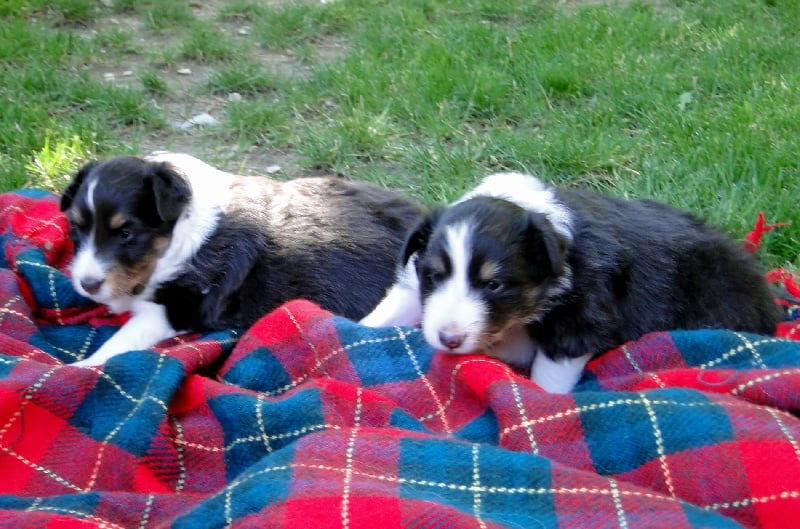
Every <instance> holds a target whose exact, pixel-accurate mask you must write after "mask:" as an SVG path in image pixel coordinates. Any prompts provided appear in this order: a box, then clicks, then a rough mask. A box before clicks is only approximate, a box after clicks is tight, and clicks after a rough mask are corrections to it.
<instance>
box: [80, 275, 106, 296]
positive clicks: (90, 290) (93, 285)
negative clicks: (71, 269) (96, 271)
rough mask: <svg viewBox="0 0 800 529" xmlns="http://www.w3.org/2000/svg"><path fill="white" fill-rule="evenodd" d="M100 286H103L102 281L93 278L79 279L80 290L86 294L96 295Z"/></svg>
mask: <svg viewBox="0 0 800 529" xmlns="http://www.w3.org/2000/svg"><path fill="white" fill-rule="evenodd" d="M101 286H103V280H102V279H96V278H93V277H90V278H88V279H81V288H82V289H84V290H85V291H86V293H87V294H97V291H98V290H100V287H101Z"/></svg>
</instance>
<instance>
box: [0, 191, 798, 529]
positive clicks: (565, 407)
mask: <svg viewBox="0 0 800 529" xmlns="http://www.w3.org/2000/svg"><path fill="white" fill-rule="evenodd" d="M0 223H2V226H3V231H2V235H0V245H1V246H2V249H3V253H2V256H1V257H0V264H1V265H2V266H0V351H1V352H2V354H0V527H41V528H44V527H47V528H56V527H59V528H60V527H87V528H88V527H106V528H129V527H140V528H145V527H150V528H152V527H186V528H193V529H196V528H205V527H228V526H232V527H268V526H269V527H272V526H285V527H303V528H308V527H313V528H321V527H352V528H357V527H370V528H373V527H396V526H397V527H399V526H410V527H480V528H489V527H497V528H500V527H508V528H511V527H514V528H517V527H559V528H565V527H576V528H587V527H621V528H631V529H636V528H644V527H669V528H690V527H691V528H700V527H730V528H733V527H763V528H778V527H797V526H798V524H800V420H799V419H798V416H797V414H798V411H800V391H798V390H800V343H798V342H794V341H791V340H787V339H781V338H776V337H770V336H756V335H746V334H742V333H735V332H726V331H694V332H678V331H676V332H669V333H656V334H652V335H649V336H647V337H645V338H643V339H642V340H640V341H637V342H634V343H629V344H627V345H625V346H623V347H621V348H619V349H617V350H614V351H611V352H609V353H608V354H606V355H604V356H602V357H600V358H598V359H596V360H595V361H593V362H592V363H590V365H589V369H588V373H587V374H586V376H585V377H584V378H583V380H582V381H581V383H580V384H579V386H578V387H577V389H576V391H575V392H574V393H573V394H570V395H549V394H545V393H543V392H542V391H541V390H539V389H538V388H537V387H536V386H535V385H534V384H532V383H531V382H529V381H528V380H526V379H524V378H522V377H519V376H517V375H515V374H514V373H512V372H511V371H510V370H509V369H508V368H507V367H506V366H504V365H503V364H501V363H499V362H496V361H494V360H491V359H488V358H485V357H481V356H467V357H457V356H451V355H447V354H442V353H436V352H434V351H432V350H431V349H430V348H429V347H428V346H427V345H426V344H425V341H424V339H423V338H422V336H421V335H420V332H419V331H418V330H416V329H412V328H394V329H369V328H364V327H361V326H359V325H358V324H356V323H353V322H351V321H348V320H345V319H343V318H339V317H333V316H332V315H331V314H329V313H327V312H325V311H322V310H320V309H319V308H318V307H316V306H314V305H312V304H310V303H308V302H305V301H294V302H291V303H288V304H286V305H284V306H283V307H281V308H279V309H278V310H276V311H274V312H273V313H271V314H269V315H267V316H265V317H264V318H263V319H262V320H261V321H259V322H258V323H257V324H256V325H254V326H253V327H252V328H250V329H245V330H239V331H237V330H231V331H227V332H217V333H210V334H202V335H201V334H196V335H190V336H182V337H179V338H177V339H174V340H172V341H170V342H168V343H164V344H161V345H160V346H159V347H157V348H156V350H155V351H141V352H132V353H128V354H125V355H121V356H119V357H117V358H114V359H113V360H112V361H111V362H110V363H109V364H108V365H107V366H105V368H104V369H103V370H90V369H79V368H75V367H71V366H68V365H65V362H70V361H72V360H74V359H76V358H78V357H82V356H84V355H87V354H89V353H90V352H91V351H93V350H94V349H95V348H97V347H98V346H99V344H100V343H102V342H103V340H105V339H106V338H107V337H108V336H109V335H110V334H111V333H112V332H113V331H114V330H115V328H116V326H118V325H119V323H120V320H119V319H118V318H116V317H111V316H109V315H108V314H107V313H106V312H105V310H104V309H103V308H102V307H97V306H95V305H93V304H90V303H88V302H87V301H86V300H85V299H83V298H81V297H79V296H77V295H76V294H75V292H74V291H73V290H72V287H71V285H70V282H69V280H68V278H67V277H66V276H65V274H64V271H65V270H66V266H67V263H68V261H69V258H70V254H71V245H70V243H69V241H68V238H67V234H66V223H65V220H64V218H63V216H62V215H61V214H60V213H59V211H58V206H57V199H56V197H54V196H52V195H49V194H45V193H41V192H33V191H25V192H19V193H11V194H5V195H0ZM796 332H798V322H797V321H788V322H787V323H786V325H785V326H784V327H783V328H782V330H781V333H782V334H783V335H785V336H790V335H791V334H793V333H796Z"/></svg>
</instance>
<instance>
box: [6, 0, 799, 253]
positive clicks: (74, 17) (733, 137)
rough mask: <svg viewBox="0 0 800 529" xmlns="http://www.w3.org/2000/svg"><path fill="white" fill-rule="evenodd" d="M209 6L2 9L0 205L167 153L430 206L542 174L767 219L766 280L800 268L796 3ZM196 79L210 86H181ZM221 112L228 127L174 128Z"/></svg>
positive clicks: (29, 2)
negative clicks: (499, 177) (482, 184)
mask: <svg viewBox="0 0 800 529" xmlns="http://www.w3.org/2000/svg"><path fill="white" fill-rule="evenodd" d="M106 4H108V5H106ZM199 4H202V6H199V5H198V3H195V2H189V1H187V0H114V1H113V2H111V1H109V2H106V3H101V2H97V1H95V0H57V1H51V0H47V1H45V0H6V1H5V2H4V3H2V4H0V191H4V190H11V189H15V188H19V187H23V186H38V187H45V188H50V189H55V190H58V189H60V188H61V187H62V186H63V185H64V184H65V183H66V181H67V177H68V176H69V175H70V173H71V172H72V171H74V169H75V168H76V167H77V165H78V164H80V163H81V162H83V161H85V160H87V159H89V158H92V157H96V156H110V155H116V154H123V153H136V152H141V151H142V150H145V149H147V150H150V149H152V148H162V147H163V148H172V149H176V150H188V151H190V152H194V153H195V154H198V155H200V156H202V157H204V158H205V159H207V160H208V161H210V162H212V163H216V164H217V165H220V166H222V167H223V168H225V169H229V170H236V169H239V168H241V167H246V168H247V169H248V170H250V171H257V170H258V169H259V167H258V165H259V163H262V162H263V163H264V164H265V163H268V162H269V161H270V160H273V159H274V160H277V162H278V164H279V165H281V166H283V167H284V170H283V172H281V173H280V174H281V175H282V176H283V177H292V176H299V175H302V174H312V173H319V172H334V173H337V174H341V175H345V176H347V177H351V178H361V179H368V180H372V181H375V182H379V183H382V184H385V185H390V186H395V187H399V188H401V189H405V190H407V191H408V192H410V193H413V194H414V195H416V196H419V197H420V198H422V199H424V200H426V201H429V202H431V203H442V202H446V201H449V200H452V199H453V198H455V197H457V196H458V195H460V194H461V193H462V192H464V191H465V190H466V189H468V188H470V187H471V186H472V185H474V183H475V182H476V181H477V180H478V179H479V178H480V177H481V176H483V175H484V174H486V173H487V172H488V171H497V170H504V169H514V170H525V171H531V172H535V173H537V174H539V175H540V176H542V177H543V178H544V179H547V180H550V181H553V182H555V183H557V184H558V185H564V186H570V185H581V186H589V187H593V188H597V189H601V190H602V191H604V192H607V193H610V194H614V195H620V196H626V197H631V198H634V197H636V198H639V197H646V198H654V199H658V200H661V201H664V202H667V203H669V204H672V205H674V206H677V207H680V208H683V209H687V210H691V211H694V212H696V213H698V214H700V215H703V216H705V217H707V218H709V219H710V220H711V221H712V222H714V223H717V224H719V225H721V226H723V227H724V228H726V229H727V230H728V231H729V232H730V233H732V234H733V235H735V236H741V235H743V234H745V233H746V232H747V231H749V229H750V228H751V227H752V224H753V222H754V220H755V218H756V215H757V213H758V211H760V210H763V211H764V212H765V214H766V216H767V218H768V220H769V221H791V222H792V223H793V224H792V225H791V226H790V227H787V228H781V229H780V231H778V232H773V233H770V234H769V235H768V236H767V238H766V240H765V245H764V248H763V250H762V254H761V255H762V258H763V259H764V261H765V262H766V263H767V264H768V265H770V266H775V265H781V266H789V267H792V268H795V269H796V268H798V267H800V257H799V256H798V254H800V215H799V214H798V210H799V209H800V208H798V204H799V203H800V164H798V155H799V154H800V148H799V146H798V138H800V68H798V65H800V8H798V5H797V1H796V0H727V1H725V2H722V1H717V0H706V1H704V0H652V1H644V0H641V1H633V2H627V1H617V2H613V1H609V2H605V3H602V2H580V1H555V0H550V1H546V0H539V1H535V0H519V1H515V0H453V1H445V0H442V1H434V0H406V1H402V2H391V1H382V2H381V1H378V2H376V1H367V0H329V1H328V2H326V3H321V2H319V1H311V0H309V1H306V2H289V1H287V2H285V5H272V4H271V5H270V6H267V5H266V4H265V3H263V2H257V1H249V0H228V1H223V0H218V1H216V2H202V3H199ZM187 65H188V66H189V68H190V69H191V70H193V72H202V75H199V74H195V75H193V76H192V82H191V83H188V85H187V83H183V84H180V83H179V82H180V81H181V78H180V75H177V74H176V72H177V71H178V70H180V69H181V68H183V67H186V66H187ZM109 70H114V71H117V72H119V71H123V70H124V71H125V73H124V74H118V76H119V75H123V76H125V77H124V79H125V82H124V83H118V82H110V81H109V79H108V76H107V75H106V73H107V72H108V71H109ZM117 80H119V78H117ZM232 93H235V94H237V96H236V97H235V98H233V97H231V96H230V94H232ZM203 105H206V106H207V107H209V108H213V110H214V113H215V117H216V118H217V119H219V121H220V124H219V125H218V126H216V127H213V128H207V129H202V130H193V131H182V130H177V129H175V128H174V127H173V126H172V125H171V120H172V116H173V115H174V114H175V113H176V112H179V110H180V109H181V108H183V109H185V110H186V111H189V110H192V111H193V110H195V109H198V108H203ZM254 160H255V162H254Z"/></svg>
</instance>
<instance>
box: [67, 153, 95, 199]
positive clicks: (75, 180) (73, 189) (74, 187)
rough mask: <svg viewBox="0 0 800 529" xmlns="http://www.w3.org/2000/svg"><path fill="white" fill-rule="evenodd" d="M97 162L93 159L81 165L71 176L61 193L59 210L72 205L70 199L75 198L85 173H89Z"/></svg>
mask: <svg viewBox="0 0 800 529" xmlns="http://www.w3.org/2000/svg"><path fill="white" fill-rule="evenodd" d="M98 163H99V162H97V161H93V162H89V163H87V164H86V165H84V166H83V167H81V168H80V169H79V170H78V172H77V173H75V176H73V177H72V181H71V182H70V183H69V185H68V186H67V188H66V189H65V190H64V192H63V193H62V194H61V211H66V210H68V209H69V207H70V206H71V205H72V201H73V200H75V194H76V193H77V192H78V189H79V188H80V187H81V184H82V183H83V181H84V180H85V179H86V175H88V174H89V171H91V170H92V168H93V167H95V166H96V165H97V164H98Z"/></svg>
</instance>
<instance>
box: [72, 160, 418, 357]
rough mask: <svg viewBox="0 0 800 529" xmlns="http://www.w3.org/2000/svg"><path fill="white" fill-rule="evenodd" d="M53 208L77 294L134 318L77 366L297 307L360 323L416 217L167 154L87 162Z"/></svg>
mask: <svg viewBox="0 0 800 529" xmlns="http://www.w3.org/2000/svg"><path fill="white" fill-rule="evenodd" d="M61 209H62V210H63V211H65V212H66V214H67V218H68V220H69V225H70V234H71V237H72V239H73V241H74V245H75V256H74V259H73V262H72V266H71V271H72V281H73V284H74V286H75V289H76V290H77V291H78V292H79V293H81V294H83V295H84V296H86V297H88V298H91V299H92V300H94V301H96V302H98V303H103V304H106V305H108V306H109V307H110V308H111V310H112V311H114V312H117V313H122V312H128V311H130V312H131V318H130V320H128V322H127V323H125V325H123V326H122V328H120V330H119V331H117V332H116V333H115V334H114V335H113V336H112V337H111V338H110V339H109V340H108V341H107V342H106V343H105V344H103V345H102V346H101V347H100V348H99V349H98V350H97V351H96V352H95V353H94V354H93V355H92V356H90V357H89V358H86V359H84V360H81V361H79V362H77V364H78V365H82V366H90V365H98V364H102V363H104V362H105V361H107V360H108V359H109V358H111V357H112V356H115V355H117V354H119V353H122V352H125V351H129V350H136V349H146V348H148V347H150V346H152V345H155V344H156V343H157V342H159V341H161V340H164V339H167V338H171V337H173V336H175V335H176V334H178V333H179V332H181V331H197V330H205V329H222V328H230V327H247V326H249V325H251V324H253V323H254V322H255V321H256V320H257V319H258V318H260V317H261V316H262V315H264V314H266V313H267V312H269V311H270V310H272V309H274V308H276V307H277V306H279V305H280V304H282V303H284V302H286V301H288V300H290V299H293V298H306V299H309V300H312V301H314V302H316V303H318V304H319V305H321V306H322V307H323V308H325V309H327V310H330V311H331V312H334V313H336V314H340V315H343V316H346V317H349V318H354V319H357V318H361V317H363V316H364V315H365V314H367V312H369V310H370V309H371V308H372V307H374V306H375V304H376V303H378V301H379V300H380V299H381V296H382V295H383V293H384V292H385V291H386V288H387V287H388V286H389V285H391V283H392V281H393V279H394V270H395V263H396V261H397V258H398V256H399V255H400V251H401V249H402V246H403V243H404V241H405V238H406V235H407V233H408V232H409V231H410V229H412V228H413V227H414V226H415V225H416V224H417V223H418V222H420V220H421V219H422V218H423V216H424V209H423V208H422V207H421V206H420V205H419V204H417V203H416V202H414V201H413V200H411V199H409V198H407V197H405V196H403V195H401V194H400V193H398V192H395V191H390V190H386V189H383V188H380V187H378V186H374V185H370V184H367V183H365V182H354V181H347V180H343V179H338V178H299V179H296V180H292V181H289V182H278V181H275V180H272V179H269V178H266V177H243V176H235V175H232V174H229V173H226V172H223V171H220V170H217V169H215V168H213V167H211V166H209V165H208V164H205V163H203V162H202V161H200V160H198V159H197V158H194V157H192V156H189V155H186V154H175V153H156V154H153V155H149V156H145V157H133V156H127V157H118V158H112V159H110V160H107V161H103V162H95V163H90V164H88V165H87V166H85V167H83V168H82V169H81V170H80V171H79V172H78V173H77V175H76V176H75V178H74V180H73V181H72V183H71V184H70V185H69V186H68V187H67V189H66V191H65V192H64V194H63V197H62V200H61Z"/></svg>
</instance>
